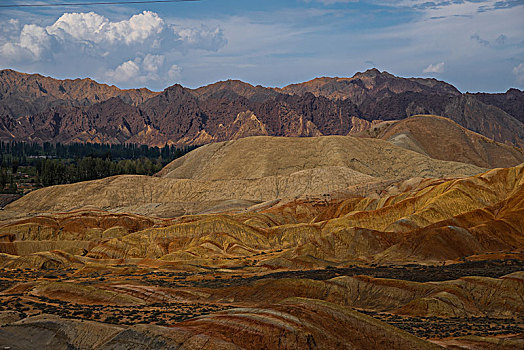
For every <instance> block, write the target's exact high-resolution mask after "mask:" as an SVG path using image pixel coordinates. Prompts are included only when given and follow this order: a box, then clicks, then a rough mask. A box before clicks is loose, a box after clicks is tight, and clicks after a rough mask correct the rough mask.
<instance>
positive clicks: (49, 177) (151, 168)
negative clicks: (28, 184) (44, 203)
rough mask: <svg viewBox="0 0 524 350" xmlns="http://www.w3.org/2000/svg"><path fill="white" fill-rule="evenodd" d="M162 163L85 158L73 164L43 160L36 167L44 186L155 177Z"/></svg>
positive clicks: (144, 159) (142, 160) (58, 160)
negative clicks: (120, 177) (132, 176)
mask: <svg viewBox="0 0 524 350" xmlns="http://www.w3.org/2000/svg"><path fill="white" fill-rule="evenodd" d="M162 166H163V165H162V163H161V162H159V161H158V160H155V161H151V160H150V159H149V158H140V159H125V160H120V161H112V160H110V159H102V158H93V157H85V158H82V159H77V160H75V161H73V162H67V161H64V160H60V159H42V160H41V161H40V162H39V163H38V164H37V166H36V172H37V175H38V180H39V182H40V183H42V185H43V186H52V185H59V184H67V183H74V182H79V181H87V180H95V179H101V178H104V177H108V176H113V175H120V174H141V175H153V174H155V173H157V172H158V171H160V169H162Z"/></svg>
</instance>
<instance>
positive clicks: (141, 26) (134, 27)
mask: <svg viewBox="0 0 524 350" xmlns="http://www.w3.org/2000/svg"><path fill="white" fill-rule="evenodd" d="M164 27H165V23H164V21H163V20H162V18H160V17H159V16H158V14H156V13H154V12H151V11H144V12H143V13H140V14H137V15H134V16H132V17H131V18H130V19H128V20H124V21H120V22H110V21H109V19H107V18H106V17H104V16H101V15H99V14H97V13H95V12H88V13H64V14H63V15H62V16H61V17H60V18H59V19H58V20H57V21H56V22H55V23H53V24H52V25H50V26H48V27H47V28H46V30H47V32H48V33H49V34H51V35H55V36H57V37H59V38H60V39H62V40H63V41H67V40H77V41H90V42H93V43H96V44H100V43H104V42H106V43H109V44H114V43H117V42H118V43H125V44H127V45H131V44H133V43H143V42H144V41H146V40H147V39H148V38H151V37H154V36H157V35H158V34H160V33H162V31H163V30H164Z"/></svg>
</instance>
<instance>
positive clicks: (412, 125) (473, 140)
mask: <svg viewBox="0 0 524 350" xmlns="http://www.w3.org/2000/svg"><path fill="white" fill-rule="evenodd" d="M370 127H371V125H370ZM374 128H375V129H377V128H379V129H378V130H377V132H378V134H377V135H376V137H377V138H380V139H383V140H387V141H390V142H392V143H393V144H395V145H397V146H400V147H404V148H406V149H410V150H413V151H415V152H419V153H422V154H425V155H427V156H429V157H431V158H435V159H441V160H449V161H456V162H463V163H469V164H474V165H477V166H479V167H485V168H504V167H511V166H515V165H518V164H520V163H522V162H524V150H523V149H521V148H518V147H514V146H509V145H505V144H502V143H499V142H495V141H493V140H491V139H489V138H487V137H485V136H482V135H480V134H477V133H475V132H472V131H470V130H468V129H466V128H464V127H462V126H460V125H459V124H457V123H455V122H454V121H452V120H450V119H448V118H444V117H437V116H432V115H418V116H413V117H409V118H406V119H403V120H399V121H395V122H391V123H389V124H380V125H377V126H375V127H374ZM359 136H363V137H369V136H372V137H373V136H375V135H374V130H373V129H368V130H366V131H364V132H361V133H359Z"/></svg>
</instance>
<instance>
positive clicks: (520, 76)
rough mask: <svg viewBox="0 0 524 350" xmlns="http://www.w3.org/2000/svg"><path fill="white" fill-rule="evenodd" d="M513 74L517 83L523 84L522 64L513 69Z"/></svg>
mask: <svg viewBox="0 0 524 350" xmlns="http://www.w3.org/2000/svg"><path fill="white" fill-rule="evenodd" d="M513 74H515V76H516V77H517V81H518V82H519V83H524V63H520V64H519V65H518V66H516V67H514V68H513Z"/></svg>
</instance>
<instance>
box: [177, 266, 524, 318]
mask: <svg viewBox="0 0 524 350" xmlns="http://www.w3.org/2000/svg"><path fill="white" fill-rule="evenodd" d="M495 290H496V291H497V292H496V293H493V291H495ZM197 291H198V292H199V293H200V294H201V295H204V296H205V299H206V300H216V301H218V302H235V303H254V302H256V301H257V300H266V301H268V302H278V301H279V300H282V299H284V298H289V297H304V298H313V299H322V300H326V301H329V302H331V303H335V304H338V305H344V306H348V307H352V308H359V309H364V310H375V311H382V312H390V313H395V314H399V315H410V316H418V317H432V316H439V317H471V316H485V315H488V316H490V317H512V316H514V315H518V314H522V312H523V311H524V304H523V303H522V300H521V298H520V295H521V294H522V293H523V292H524V275H523V273H522V272H517V273H513V274H510V275H506V276H503V277H501V278H488V277H463V278H460V279H457V280H451V281H443V282H426V283H418V282H411V281H403V280H397V279H385V278H373V277H368V276H353V277H349V276H341V277H336V278H333V279H329V280H326V281H316V280H311V279H291V278H284V279H265V280H261V281H257V282H254V283H252V284H250V285H247V286H241V287H229V288H221V289H197V290H195V291H194V294H193V295H198V293H197ZM173 293H174V294H176V293H177V291H174V292H173ZM186 295H188V294H186Z"/></svg>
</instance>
